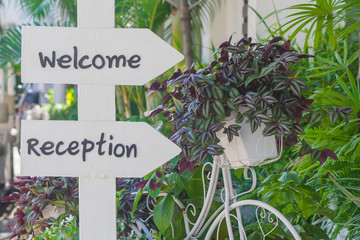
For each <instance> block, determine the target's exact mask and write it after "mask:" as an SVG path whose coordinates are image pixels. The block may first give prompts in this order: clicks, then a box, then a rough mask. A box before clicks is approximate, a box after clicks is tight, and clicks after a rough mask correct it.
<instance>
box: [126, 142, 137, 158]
mask: <svg viewBox="0 0 360 240" xmlns="http://www.w3.org/2000/svg"><path fill="white" fill-rule="evenodd" d="M132 150H134V158H136V157H137V147H136V145H135V144H132V145H131V146H130V147H129V146H128V145H126V157H127V158H129V157H130V155H131V151H132Z"/></svg>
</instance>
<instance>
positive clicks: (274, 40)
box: [270, 37, 283, 43]
mask: <svg viewBox="0 0 360 240" xmlns="http://www.w3.org/2000/svg"><path fill="white" fill-rule="evenodd" d="M281 40H283V38H282V37H276V38H274V39H272V40H271V41H270V43H277V42H280V41H281Z"/></svg>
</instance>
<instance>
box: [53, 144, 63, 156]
mask: <svg viewBox="0 0 360 240" xmlns="http://www.w3.org/2000/svg"><path fill="white" fill-rule="evenodd" d="M61 145H64V142H63V141H60V142H58V143H57V144H56V147H55V153H56V155H59V156H61V155H64V154H65V153H66V150H64V151H62V152H61V151H60V146H61Z"/></svg>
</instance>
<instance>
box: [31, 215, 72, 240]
mask: <svg viewBox="0 0 360 240" xmlns="http://www.w3.org/2000/svg"><path fill="white" fill-rule="evenodd" d="M77 222H78V221H77V220H76V218H75V217H74V216H72V215H69V216H61V217H60V218H59V219H58V220H57V221H56V222H54V223H51V224H50V227H47V228H46V229H45V231H44V232H43V233H41V234H39V235H38V236H35V237H34V238H32V237H31V239H34V240H43V239H57V240H67V239H74V240H79V227H78V224H77Z"/></svg>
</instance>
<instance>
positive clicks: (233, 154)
mask: <svg viewBox="0 0 360 240" xmlns="http://www.w3.org/2000/svg"><path fill="white" fill-rule="evenodd" d="M232 124H237V125H239V126H241V129H240V130H239V136H234V138H233V140H232V141H231V142H229V140H228V137H227V134H224V133H223V132H222V131H220V132H218V133H217V137H218V138H219V139H220V143H219V144H220V145H221V146H222V147H223V148H225V150H224V153H225V155H226V157H227V161H226V160H223V161H226V162H222V163H220V164H221V165H223V166H228V167H231V168H235V169H236V168H244V167H249V166H256V165H259V164H261V163H262V162H263V161H264V160H265V159H273V158H276V156H277V155H278V151H277V147H276V140H275V136H269V137H264V136H263V134H262V132H263V130H264V128H265V126H264V125H263V124H262V125H261V127H259V128H258V129H257V130H256V131H255V132H254V133H251V129H250V123H245V122H242V123H240V124H239V123H236V122H235V114H233V115H232V116H230V117H229V118H228V119H227V120H226V124H225V127H228V126H230V125H232Z"/></svg>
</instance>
